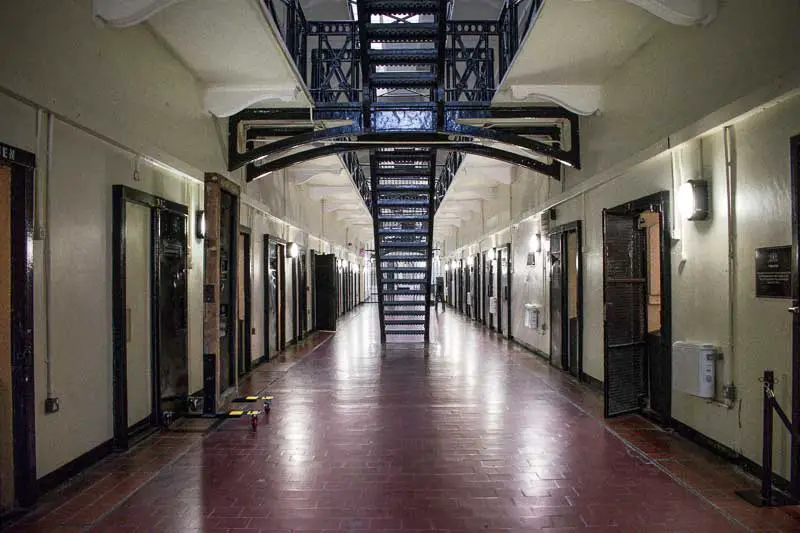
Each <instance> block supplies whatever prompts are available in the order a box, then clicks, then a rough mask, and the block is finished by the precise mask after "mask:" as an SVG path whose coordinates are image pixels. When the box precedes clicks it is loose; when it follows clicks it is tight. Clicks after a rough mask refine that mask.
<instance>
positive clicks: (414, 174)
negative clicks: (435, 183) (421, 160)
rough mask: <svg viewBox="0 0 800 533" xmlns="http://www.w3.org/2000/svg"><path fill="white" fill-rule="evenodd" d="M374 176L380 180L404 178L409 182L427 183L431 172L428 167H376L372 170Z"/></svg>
mask: <svg viewBox="0 0 800 533" xmlns="http://www.w3.org/2000/svg"><path fill="white" fill-rule="evenodd" d="M374 172H375V176H376V177H377V178H378V179H381V178H390V177H391V178H395V179H396V178H398V177H405V178H406V179H409V180H413V179H416V180H420V181H421V180H425V181H428V180H429V179H430V177H429V174H430V172H431V169H430V166H428V167H412V166H405V167H383V168H381V167H376V168H375V169H374Z"/></svg>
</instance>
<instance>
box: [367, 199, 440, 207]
mask: <svg viewBox="0 0 800 533" xmlns="http://www.w3.org/2000/svg"><path fill="white" fill-rule="evenodd" d="M429 203H431V201H430V200H427V199H425V200H393V199H390V198H378V205H379V206H390V205H391V206H396V207H415V206H420V205H428V204H429Z"/></svg>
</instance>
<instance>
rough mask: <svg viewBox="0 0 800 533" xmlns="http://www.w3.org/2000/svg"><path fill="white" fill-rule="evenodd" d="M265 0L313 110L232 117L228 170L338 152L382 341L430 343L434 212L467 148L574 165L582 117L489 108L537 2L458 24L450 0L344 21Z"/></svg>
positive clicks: (258, 173) (254, 173)
mask: <svg viewBox="0 0 800 533" xmlns="http://www.w3.org/2000/svg"><path fill="white" fill-rule="evenodd" d="M264 1H265V4H266V6H267V8H268V11H269V13H270V14H271V16H272V18H273V19H274V21H275V24H276V25H277V27H278V28H279V31H280V33H281V35H282V37H283V39H284V41H285V44H286V47H287V49H288V51H289V55H290V56H291V58H292V60H293V61H294V64H295V66H296V67H297V70H298V71H299V73H300V76H301V77H302V79H303V81H304V82H305V84H306V86H307V88H308V91H309V93H310V94H311V96H312V98H313V100H314V102H313V105H314V107H313V109H312V110H310V112H309V110H297V109H284V110H280V109H247V110H245V111H243V112H241V113H239V114H237V115H235V116H234V117H231V119H230V124H229V131H230V134H229V146H228V166H229V169H230V170H236V169H238V168H241V167H242V166H245V167H246V169H247V172H246V176H247V180H248V181H252V180H255V179H260V178H264V177H266V176H268V175H269V174H270V173H271V172H274V171H276V170H279V169H282V168H285V167H287V166H290V165H293V164H296V163H301V162H304V161H308V160H311V159H316V158H319V157H325V156H330V155H338V156H339V157H340V158H341V160H342V163H343V165H344V167H345V168H346V169H347V170H348V172H349V173H350V176H351V178H352V180H353V183H354V185H355V187H356V189H357V190H358V191H359V194H360V195H361V197H362V198H363V200H364V202H365V204H366V206H367V208H368V209H369V210H370V213H371V214H372V216H373V219H374V237H375V272H376V281H377V288H378V304H379V308H380V313H379V314H380V320H381V333H382V341H383V342H391V341H395V340H399V339H411V340H418V341H423V342H427V341H428V337H429V317H428V309H429V307H430V303H431V294H430V292H431V279H430V276H431V260H432V254H433V220H434V215H435V213H436V210H437V209H438V208H439V205H440V204H441V202H442V200H443V198H444V196H445V194H446V192H447V190H448V188H449V186H450V184H451V183H452V181H453V179H454V177H455V175H456V173H457V171H458V169H459V166H460V165H461V163H462V161H463V160H464V157H465V155H466V154H476V155H480V156H484V157H488V158H492V159H496V160H498V161H503V162H506V163H510V164H513V165H521V166H524V167H527V168H529V169H531V170H534V171H536V172H538V173H540V174H543V175H545V176H550V177H552V178H555V179H560V176H561V170H562V165H569V166H573V167H577V168H579V167H580V157H579V154H580V147H579V134H578V120H577V117H576V116H575V115H574V114H572V113H570V112H568V111H566V110H564V109H562V108H560V107H554V106H537V107H503V106H495V107H490V105H489V104H490V102H491V100H492V98H493V97H494V95H495V91H496V89H497V84H498V83H499V81H500V80H502V78H503V76H504V75H505V74H506V72H507V71H508V69H509V68H510V66H511V64H512V62H513V59H514V57H515V55H516V53H517V51H518V49H519V47H520V45H521V42H522V40H523V39H524V37H525V34H526V32H527V31H528V28H529V27H530V25H531V24H532V23H533V21H534V19H535V17H536V14H537V13H538V12H539V10H540V9H541V7H542V4H543V0H519V1H517V0H507V1H506V3H505V4H504V5H503V8H502V10H501V12H500V15H499V17H498V18H497V19H496V20H451V17H450V14H451V13H452V11H453V4H452V0H450V1H449V2H448V1H447V0H359V1H357V2H352V1H351V2H350V3H349V5H350V7H351V9H352V13H353V15H354V17H353V18H354V19H355V20H343V21H307V20H306V18H305V16H304V15H303V10H302V8H301V7H300V4H299V3H298V1H297V0H264ZM520 119H526V121H525V122H524V124H523V125H519V120H520ZM509 121H511V122H513V123H516V124H517V125H509ZM287 124H288V126H287ZM487 126H491V127H487Z"/></svg>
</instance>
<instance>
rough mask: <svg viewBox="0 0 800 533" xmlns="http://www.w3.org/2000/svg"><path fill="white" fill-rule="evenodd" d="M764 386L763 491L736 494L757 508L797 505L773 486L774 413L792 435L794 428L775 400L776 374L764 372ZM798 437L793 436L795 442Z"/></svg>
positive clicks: (744, 491) (737, 492)
mask: <svg viewBox="0 0 800 533" xmlns="http://www.w3.org/2000/svg"><path fill="white" fill-rule="evenodd" d="M762 381H763V384H764V408H763V412H764V427H763V435H762V444H761V465H762V466H761V490H760V491H756V490H737V491H736V494H737V495H738V496H739V497H741V498H742V499H744V500H745V501H747V502H749V503H751V504H753V505H755V506H756V507H780V506H783V505H795V504H796V502H795V500H794V499H792V498H791V497H789V496H787V495H786V494H784V493H782V492H780V491H777V490H775V489H774V488H773V486H772V430H773V427H772V413H773V411H775V412H777V413H778V416H779V417H780V419H781V422H783V424H784V425H785V426H786V428H787V429H788V430H789V432H790V433H791V431H792V426H791V424H790V423H789V419H788V418H787V417H786V414H785V413H784V412H783V409H781V406H780V405H778V402H777V401H776V400H775V373H774V372H773V371H772V370H764V377H763V379H762ZM796 438H797V437H796V436H795V435H792V440H793V441H794V440H795V439H796Z"/></svg>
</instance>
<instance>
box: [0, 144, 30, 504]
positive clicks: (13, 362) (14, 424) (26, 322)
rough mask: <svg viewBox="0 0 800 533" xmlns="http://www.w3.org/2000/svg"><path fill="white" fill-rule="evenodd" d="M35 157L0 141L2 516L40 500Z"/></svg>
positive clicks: (0, 435)
mask: <svg viewBox="0 0 800 533" xmlns="http://www.w3.org/2000/svg"><path fill="white" fill-rule="evenodd" d="M34 166H35V157H34V155H33V154H31V153H29V152H25V151H23V150H19V149H16V148H13V147H10V146H7V145H4V144H0V351H1V352H2V357H0V515H2V514H5V513H6V512H8V511H11V510H13V509H15V508H19V507H27V506H29V505H32V504H33V503H34V502H35V501H36V497H37V487H36V445H35V439H36V429H35V428H36V424H35V420H34V417H35V414H34V413H35V410H34V408H35V405H34V391H35V388H34V381H33V378H34V372H33V264H32V256H33V172H34Z"/></svg>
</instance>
